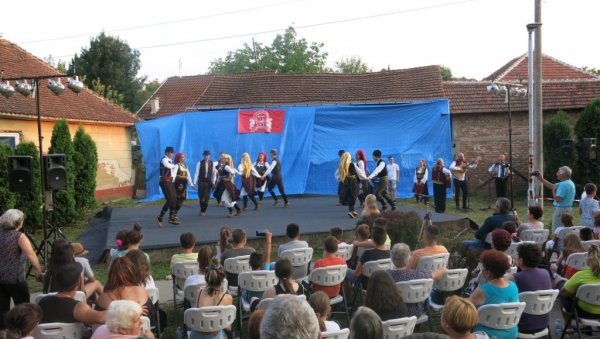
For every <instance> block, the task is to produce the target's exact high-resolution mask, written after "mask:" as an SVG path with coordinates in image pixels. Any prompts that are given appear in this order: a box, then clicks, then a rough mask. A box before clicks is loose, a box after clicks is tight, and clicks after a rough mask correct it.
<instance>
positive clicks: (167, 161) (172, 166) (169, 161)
mask: <svg viewBox="0 0 600 339" xmlns="http://www.w3.org/2000/svg"><path fill="white" fill-rule="evenodd" d="M160 163H161V164H162V165H163V166H164V167H166V168H168V169H170V170H171V177H172V178H173V181H175V176H176V175H177V170H178V169H179V166H177V165H175V164H174V163H173V160H172V159H171V158H169V157H168V156H167V155H166V154H165V156H164V157H163V158H162V160H161V161H160Z"/></svg>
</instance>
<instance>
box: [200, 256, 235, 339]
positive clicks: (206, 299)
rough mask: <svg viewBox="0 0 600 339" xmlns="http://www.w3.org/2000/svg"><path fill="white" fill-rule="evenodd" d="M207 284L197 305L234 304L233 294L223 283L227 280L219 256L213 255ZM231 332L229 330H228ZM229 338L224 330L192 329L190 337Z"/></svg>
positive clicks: (207, 338)
mask: <svg viewBox="0 0 600 339" xmlns="http://www.w3.org/2000/svg"><path fill="white" fill-rule="evenodd" d="M205 279H206V285H207V286H208V287H207V288H204V289H202V290H200V293H199V294H198V302H197V303H196V305H195V306H196V307H198V308H200V307H207V306H227V305H231V304H233V298H232V297H231V295H229V294H227V293H226V292H224V291H223V290H222V288H221V284H223V281H224V280H225V270H224V269H223V266H221V262H220V261H219V259H218V258H217V257H213V258H212V259H211V261H210V264H209V265H208V269H207V270H206V276H205ZM228 332H229V331H228ZM209 338H210V339H227V334H226V333H225V332H224V331H219V332H212V333H202V332H196V331H191V333H190V336H189V339H209Z"/></svg>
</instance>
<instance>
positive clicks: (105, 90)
mask: <svg viewBox="0 0 600 339" xmlns="http://www.w3.org/2000/svg"><path fill="white" fill-rule="evenodd" d="M84 81H85V79H84ZM90 89H91V90H92V91H94V92H96V93H98V94H100V93H101V95H102V96H104V97H105V98H106V99H108V100H110V101H112V102H113V103H115V104H117V105H120V106H123V100H124V98H125V96H124V95H123V94H121V93H119V92H117V91H116V90H115V89H113V88H112V87H110V86H105V85H104V84H102V81H100V79H95V80H92V87H90Z"/></svg>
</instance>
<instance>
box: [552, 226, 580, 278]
mask: <svg viewBox="0 0 600 339" xmlns="http://www.w3.org/2000/svg"><path fill="white" fill-rule="evenodd" d="M563 243H564V245H563V249H562V251H561V254H560V256H559V257H558V259H557V260H556V263H557V265H558V267H557V269H556V273H558V274H560V275H562V276H563V277H565V278H567V279H570V278H571V277H572V276H573V274H575V273H577V272H578V271H579V270H578V269H577V268H576V267H572V266H568V265H567V259H568V258H569V256H570V255H571V254H573V253H583V252H585V249H584V248H583V244H582V243H581V240H580V239H579V236H577V234H573V233H571V234H567V236H566V237H565V240H564V242H563Z"/></svg>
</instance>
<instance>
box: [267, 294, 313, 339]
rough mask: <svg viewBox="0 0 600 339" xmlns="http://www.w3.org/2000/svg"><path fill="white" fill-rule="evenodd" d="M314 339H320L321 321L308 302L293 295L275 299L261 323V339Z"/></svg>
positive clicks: (280, 296)
mask: <svg viewBox="0 0 600 339" xmlns="http://www.w3.org/2000/svg"><path fill="white" fill-rule="evenodd" d="M282 336H283V337H285V338H288V339H314V338H318V337H319V321H318V319H317V316H316V315H315V312H314V311H313V310H312V308H311V307H310V305H309V304H308V302H306V300H302V299H299V298H297V297H295V296H292V295H279V296H277V297H276V298H274V299H273V301H272V302H271V304H270V305H269V307H268V308H267V310H266V311H265V314H264V316H263V319H262V321H261V323H260V338H261V339H279V338H281V337H282Z"/></svg>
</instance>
